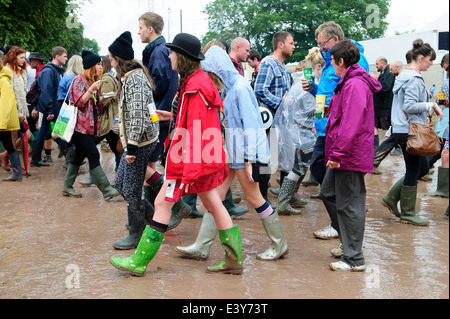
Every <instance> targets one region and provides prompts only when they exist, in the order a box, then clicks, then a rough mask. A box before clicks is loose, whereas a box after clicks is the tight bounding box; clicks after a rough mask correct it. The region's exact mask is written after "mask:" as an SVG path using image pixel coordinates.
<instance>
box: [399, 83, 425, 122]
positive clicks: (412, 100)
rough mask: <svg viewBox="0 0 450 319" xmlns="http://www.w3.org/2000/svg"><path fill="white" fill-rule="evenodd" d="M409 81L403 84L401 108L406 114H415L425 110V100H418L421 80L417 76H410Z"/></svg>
mask: <svg viewBox="0 0 450 319" xmlns="http://www.w3.org/2000/svg"><path fill="white" fill-rule="evenodd" d="M408 82H409V83H407V84H405V86H404V87H405V97H404V102H403V110H404V111H405V112H406V113H408V114H417V113H423V112H426V111H427V109H428V107H427V104H426V102H419V99H420V95H421V90H420V88H421V87H422V85H423V80H422V79H420V78H417V77H413V78H411V79H410V80H409V81H408Z"/></svg>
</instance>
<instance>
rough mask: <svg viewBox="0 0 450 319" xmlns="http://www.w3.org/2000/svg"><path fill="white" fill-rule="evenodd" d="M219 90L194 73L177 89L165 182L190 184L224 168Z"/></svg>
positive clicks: (208, 79) (207, 80) (204, 77)
mask: <svg viewBox="0 0 450 319" xmlns="http://www.w3.org/2000/svg"><path fill="white" fill-rule="evenodd" d="M220 107H222V101H221V99H220V95H219V91H218V90H217V87H216V86H215V85H214V82H213V81H212V80H211V78H210V77H209V76H208V75H207V74H206V73H205V72H203V70H200V69H198V70H196V71H195V72H194V73H192V74H191V75H190V76H189V77H188V78H187V79H186V81H185V83H184V84H183V85H182V86H181V88H180V98H179V102H178V115H177V120H176V126H175V129H174V134H173V139H172V142H171V144H170V148H169V152H168V155H167V161H166V179H167V180H172V179H176V180H181V182H182V183H183V184H185V185H186V184H191V183H193V182H195V180H197V179H198V178H199V177H201V176H205V175H209V174H213V173H216V172H218V171H219V170H222V171H223V168H224V166H226V165H227V164H226V161H225V152H224V149H223V142H222V130H221V127H220V122H219V116H218V113H217V109H218V108H220Z"/></svg>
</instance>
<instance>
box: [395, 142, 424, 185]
mask: <svg viewBox="0 0 450 319" xmlns="http://www.w3.org/2000/svg"><path fill="white" fill-rule="evenodd" d="M393 136H394V139H395V141H396V142H397V143H398V145H400V147H401V148H402V151H403V159H404V160H405V166H406V173H405V181H404V182H403V185H405V186H416V185H417V180H418V179H420V178H422V177H423V176H425V175H426V174H428V171H429V170H430V166H429V163H428V159H427V158H426V157H423V156H417V155H412V154H409V153H408V152H407V151H406V140H407V138H408V133H395V134H393Z"/></svg>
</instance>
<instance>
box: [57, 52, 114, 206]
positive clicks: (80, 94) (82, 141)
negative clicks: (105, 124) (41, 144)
mask: <svg viewBox="0 0 450 319" xmlns="http://www.w3.org/2000/svg"><path fill="white" fill-rule="evenodd" d="M82 58H83V68H84V70H83V72H82V73H81V74H79V75H77V76H76V77H75V78H74V79H73V82H72V87H71V89H70V101H71V102H72V103H73V104H74V105H75V106H76V107H77V108H78V114H77V123H76V126H75V131H74V133H73V136H72V143H74V144H75V154H74V157H73V160H72V162H71V163H69V165H68V166H67V171H66V175H65V177H64V186H63V190H62V193H63V195H64V196H71V197H81V194H79V193H77V192H75V190H74V189H73V183H74V182H75V179H76V177H77V175H78V171H79V169H80V166H81V163H82V162H83V160H84V159H85V158H86V157H87V159H88V161H89V173H90V174H91V176H92V178H93V180H94V183H95V184H96V185H97V187H98V189H99V190H100V191H101V192H102V193H103V198H104V199H105V200H109V199H111V198H113V197H116V196H118V195H119V192H118V191H117V190H115V189H114V188H112V187H111V184H110V182H109V180H108V178H107V176H106V175H105V172H104V171H103V169H102V167H101V165H100V153H99V152H98V149H97V146H96V144H95V138H96V137H98V132H99V121H98V107H99V104H101V103H103V101H104V99H103V98H100V96H99V93H98V91H99V89H100V85H101V81H100V76H101V74H102V70H103V68H102V61H101V58H100V57H99V56H98V55H96V54H94V53H92V52H90V51H83V52H82Z"/></svg>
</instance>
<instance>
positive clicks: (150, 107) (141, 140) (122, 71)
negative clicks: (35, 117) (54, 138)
mask: <svg viewBox="0 0 450 319" xmlns="http://www.w3.org/2000/svg"><path fill="white" fill-rule="evenodd" d="M132 44H133V39H132V38H131V33H130V32H128V31H127V32H124V33H122V34H121V35H120V36H119V37H118V38H117V39H116V40H115V41H114V42H113V43H112V44H111V45H110V46H109V55H110V57H109V59H110V61H111V66H112V67H113V68H114V69H115V70H116V71H117V76H118V78H120V79H121V85H120V89H119V91H120V93H118V94H119V96H120V97H121V103H120V104H119V123H120V124H119V126H120V134H119V135H120V140H121V142H122V145H123V146H124V154H123V155H122V157H121V159H120V163H119V167H118V170H117V176H116V181H115V183H114V186H115V188H116V189H117V190H118V191H119V193H120V194H121V195H122V196H123V198H125V200H126V201H127V214H128V231H129V235H128V237H127V238H125V239H124V240H122V241H119V242H115V243H113V247H114V248H116V249H133V248H136V247H137V245H138V243H139V240H140V239H141V236H142V232H143V230H144V228H145V225H146V222H150V220H151V215H152V214H153V206H152V205H151V204H150V203H146V202H147V200H146V199H142V184H143V183H144V179H145V173H146V170H147V163H148V159H149V158H150V156H151V155H152V152H154V151H155V149H156V145H157V143H158V136H159V121H158V120H157V118H155V116H153V117H152V111H153V112H156V106H155V102H154V100H153V93H152V91H153V88H154V86H153V81H152V78H151V77H150V75H149V74H148V72H147V70H146V68H145V67H144V66H143V65H142V64H141V63H139V62H138V61H137V60H135V59H134V50H133V47H132ZM154 114H156V113H154ZM154 114H153V115H154ZM146 217H147V219H146Z"/></svg>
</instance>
